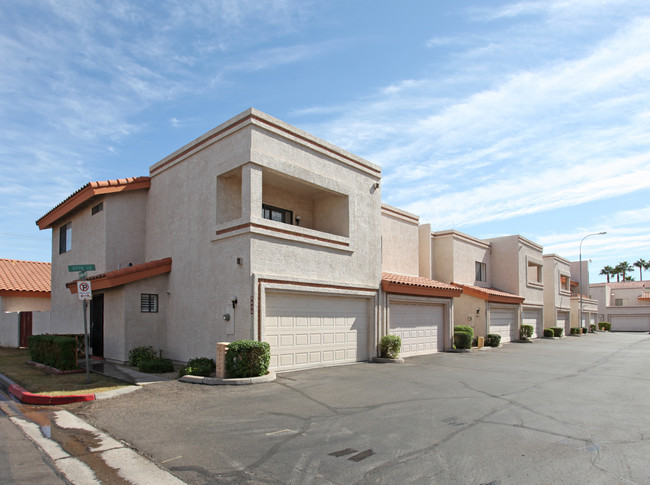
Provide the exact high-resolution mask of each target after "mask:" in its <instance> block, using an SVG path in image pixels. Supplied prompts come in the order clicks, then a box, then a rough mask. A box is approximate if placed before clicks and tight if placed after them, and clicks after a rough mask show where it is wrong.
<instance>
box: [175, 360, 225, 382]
mask: <svg viewBox="0 0 650 485" xmlns="http://www.w3.org/2000/svg"><path fill="white" fill-rule="evenodd" d="M216 369H217V364H216V363H215V362H214V360H213V359H208V358H207V357H198V358H196V359H190V360H189V361H188V362H187V365H186V366H184V367H181V368H180V370H179V371H178V377H183V376H185V375H190V376H203V377H209V376H210V375H211V374H212V373H213V372H214V371H215V370H216Z"/></svg>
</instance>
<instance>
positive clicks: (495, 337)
mask: <svg viewBox="0 0 650 485" xmlns="http://www.w3.org/2000/svg"><path fill="white" fill-rule="evenodd" d="M485 345H486V346H488V347H498V346H499V345H501V335H499V334H498V333H489V334H488V335H487V337H485Z"/></svg>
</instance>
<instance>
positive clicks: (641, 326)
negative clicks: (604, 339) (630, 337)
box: [610, 315, 650, 332]
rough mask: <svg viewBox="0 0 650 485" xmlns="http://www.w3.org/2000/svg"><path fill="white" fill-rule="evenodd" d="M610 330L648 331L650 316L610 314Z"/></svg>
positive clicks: (649, 329) (649, 330)
mask: <svg viewBox="0 0 650 485" xmlns="http://www.w3.org/2000/svg"><path fill="white" fill-rule="evenodd" d="M610 322H611V323H612V332H650V316H647V315H634V316H633V315H612V316H611V317H610Z"/></svg>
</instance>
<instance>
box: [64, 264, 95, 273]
mask: <svg viewBox="0 0 650 485" xmlns="http://www.w3.org/2000/svg"><path fill="white" fill-rule="evenodd" d="M68 271H69V272H70V273H73V272H75V271H77V272H80V271H95V265H94V264H71V265H69V266H68Z"/></svg>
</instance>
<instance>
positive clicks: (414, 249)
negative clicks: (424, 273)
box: [381, 204, 420, 276]
mask: <svg viewBox="0 0 650 485" xmlns="http://www.w3.org/2000/svg"><path fill="white" fill-rule="evenodd" d="M419 238H420V235H419V228H418V217H417V216H415V215H413V214H410V213H408V212H405V211H402V210H401V209H397V208H395V207H392V206H389V205H387V204H383V206H382V211H381V266H382V271H386V272H389V273H397V274H403V275H413V276H419V275H420V261H419Z"/></svg>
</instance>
